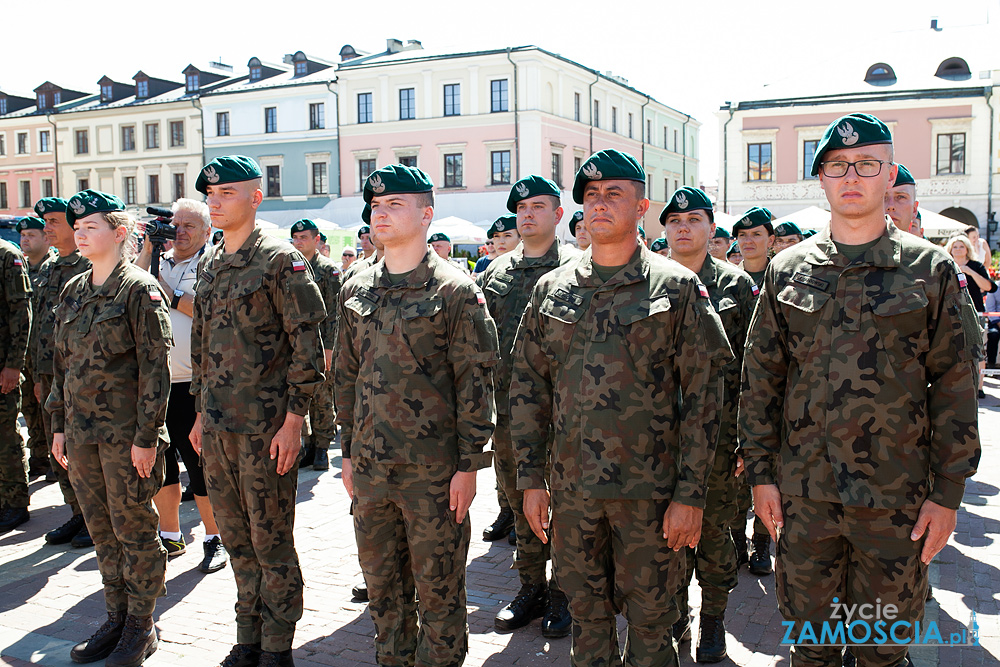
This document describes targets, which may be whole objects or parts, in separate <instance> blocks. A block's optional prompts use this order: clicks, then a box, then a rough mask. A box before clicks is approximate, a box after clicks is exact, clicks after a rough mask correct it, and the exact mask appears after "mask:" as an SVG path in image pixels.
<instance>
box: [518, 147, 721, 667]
mask: <svg viewBox="0 0 1000 667" xmlns="http://www.w3.org/2000/svg"><path fill="white" fill-rule="evenodd" d="M645 180H646V174H645V172H644V171H643V169H642V167H641V166H640V165H639V163H638V161H637V160H636V159H635V158H634V157H632V156H630V155H626V154H624V153H621V152H619V151H615V150H605V151H601V152H599V153H595V154H594V155H592V156H591V157H590V158H589V159H588V160H587V161H586V162H584V164H583V166H582V167H581V168H580V171H579V172H578V173H577V175H576V182H575V184H574V186H573V199H574V200H576V202H577V203H581V204H583V205H584V220H585V222H586V224H587V228H588V229H589V231H590V235H591V238H592V239H593V244H592V245H591V247H590V249H589V250H588V251H587V252H585V253H584V254H583V256H582V257H581V258H580V259H578V260H577V261H575V262H571V263H569V264H567V265H565V266H563V267H560V268H558V269H555V270H554V271H551V272H549V273H547V274H546V275H544V276H542V278H541V279H540V280H539V281H538V284H537V285H536V286H535V289H534V291H533V292H532V295H531V299H530V300H529V302H528V305H527V307H526V309H525V311H524V316H523V318H522V319H521V325H520V328H519V329H518V333H517V339H516V340H515V343H514V350H515V351H516V356H515V358H514V369H513V377H512V381H511V388H510V424H511V440H512V441H513V442H514V446H515V452H516V455H517V464H518V487H519V488H520V489H522V490H524V513H525V515H526V516H527V519H528V522H529V523H530V524H531V528H532V530H533V531H534V533H535V535H537V536H538V538H539V539H540V540H542V541H543V542H546V541H547V540H548V537H547V534H546V532H547V530H548V528H549V511H548V510H549V502H550V498H549V491H548V490H547V488H549V489H551V503H552V521H551V526H552V557H553V559H554V565H555V567H554V571H555V573H556V577H557V578H558V582H559V587H560V588H561V589H562V590H563V591H565V592H566V594H567V595H568V596H569V599H570V612H571V614H572V617H573V644H572V650H571V663H572V664H573V665H574V667H585V666H586V667H592V666H594V665H602V666H611V665H619V666H620V665H622V655H621V653H620V651H619V649H618V632H617V626H616V622H615V615H616V614H617V613H618V612H622V613H624V614H625V617H626V619H627V620H628V628H627V631H626V633H627V639H626V644H625V656H624V661H625V662H624V664H626V665H630V666H632V665H636V666H643V667H647V666H648V667H653V666H656V667H664V666H669V665H677V652H676V648H675V644H674V641H673V639H672V637H671V626H672V625H673V623H674V622H675V621H676V620H677V619H678V614H677V608H676V606H675V605H674V594H675V593H676V592H677V589H678V587H679V586H680V583H681V581H682V578H683V575H684V554H682V553H679V552H680V550H681V549H683V548H684V547H689V546H690V547H693V546H695V545H697V544H698V539H699V536H700V534H701V524H702V508H703V507H704V504H705V497H706V486H705V485H706V481H707V479H708V475H709V472H710V470H711V468H712V461H713V456H714V452H715V443H716V440H717V436H718V421H717V420H716V416H717V414H718V410H719V402H720V401H721V400H722V395H721V369H722V367H723V366H724V365H725V364H727V363H729V362H730V361H731V360H732V353H731V352H730V349H729V343H728V342H727V341H726V334H725V332H724V331H723V330H722V324H721V322H720V321H719V316H718V315H716V314H715V311H714V310H713V309H712V305H711V303H710V302H709V299H708V291H707V290H706V289H705V286H704V285H702V284H701V283H700V282H699V281H698V277H697V276H696V275H695V274H694V273H692V272H691V271H688V270H687V269H685V268H684V267H682V266H680V265H679V264H677V263H676V262H672V261H670V260H667V259H665V258H663V257H660V256H658V255H655V254H654V253H652V252H650V251H649V250H648V249H647V248H645V247H644V246H643V245H642V244H641V242H640V241H639V239H638V234H637V227H638V222H639V220H641V219H642V217H643V215H644V214H645V213H646V211H647V210H648V208H649V200H648V199H646V197H645ZM678 396H683V397H684V400H683V402H681V401H678ZM550 441H551V443H550ZM547 464H551V478H550V480H548V481H547V480H546V468H547Z"/></svg>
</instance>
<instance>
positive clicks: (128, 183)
mask: <svg viewBox="0 0 1000 667" xmlns="http://www.w3.org/2000/svg"><path fill="white" fill-rule="evenodd" d="M122 192H123V193H124V195H125V197H124V199H125V204H126V205H130V204H135V202H136V198H135V176H125V177H123V178H122Z"/></svg>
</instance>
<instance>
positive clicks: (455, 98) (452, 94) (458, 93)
mask: <svg viewBox="0 0 1000 667" xmlns="http://www.w3.org/2000/svg"><path fill="white" fill-rule="evenodd" d="M461 114H462V87H461V85H460V84H457V83H449V84H448V85H446V86H445V87H444V115H445V116H460V115H461Z"/></svg>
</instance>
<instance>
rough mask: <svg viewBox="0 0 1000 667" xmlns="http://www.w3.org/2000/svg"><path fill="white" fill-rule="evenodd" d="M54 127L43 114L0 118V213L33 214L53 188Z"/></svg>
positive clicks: (54, 172)
mask: <svg viewBox="0 0 1000 667" xmlns="http://www.w3.org/2000/svg"><path fill="white" fill-rule="evenodd" d="M54 148H55V128H54V127H53V126H52V125H51V124H49V123H48V122H47V120H46V116H30V115H25V116H15V117H13V118H2V119H0V215H13V216H24V215H34V212H33V209H32V206H34V203H35V201H37V200H38V199H40V198H41V197H47V196H51V195H52V194H53V193H55V192H56V191H57V189H56V170H55V150H54Z"/></svg>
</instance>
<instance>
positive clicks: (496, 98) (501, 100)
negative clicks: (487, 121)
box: [490, 79, 510, 113]
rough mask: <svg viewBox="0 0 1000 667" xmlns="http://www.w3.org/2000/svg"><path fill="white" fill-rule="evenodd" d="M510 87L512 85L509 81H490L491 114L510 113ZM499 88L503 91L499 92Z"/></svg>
mask: <svg viewBox="0 0 1000 667" xmlns="http://www.w3.org/2000/svg"><path fill="white" fill-rule="evenodd" d="M498 84H502V85H498ZM509 86H510V84H509V82H508V80H507V79H491V80H490V113H504V112H506V111H510V98H509V94H508V91H509ZM498 88H501V89H500V90H498Z"/></svg>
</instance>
